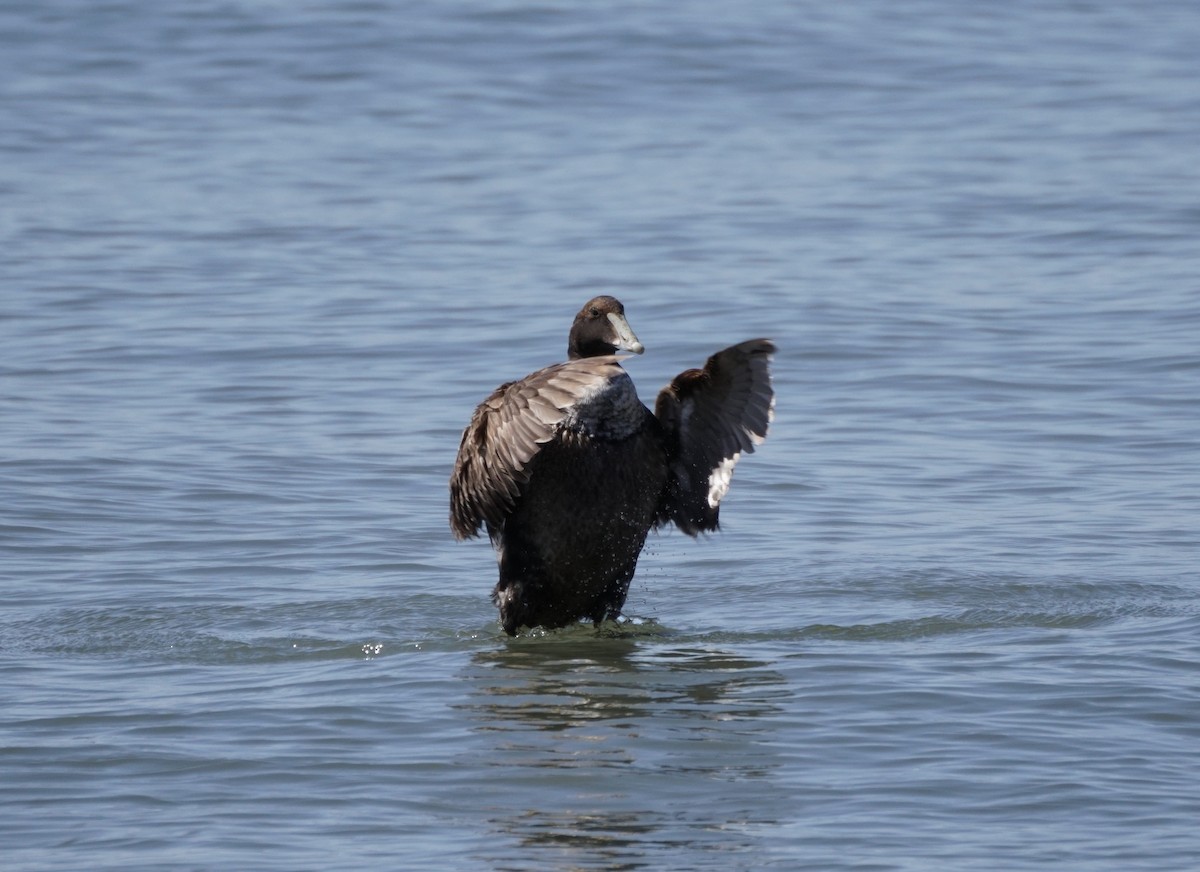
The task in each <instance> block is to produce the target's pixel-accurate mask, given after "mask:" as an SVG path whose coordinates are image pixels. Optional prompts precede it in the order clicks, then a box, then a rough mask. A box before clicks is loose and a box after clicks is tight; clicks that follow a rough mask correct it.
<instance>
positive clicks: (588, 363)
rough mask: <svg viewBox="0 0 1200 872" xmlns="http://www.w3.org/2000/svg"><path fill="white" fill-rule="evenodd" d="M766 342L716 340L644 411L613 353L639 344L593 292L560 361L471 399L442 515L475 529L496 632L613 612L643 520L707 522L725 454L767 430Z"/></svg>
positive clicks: (463, 531) (727, 469) (615, 307)
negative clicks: (488, 544)
mask: <svg viewBox="0 0 1200 872" xmlns="http://www.w3.org/2000/svg"><path fill="white" fill-rule="evenodd" d="M774 350H775V347H774V345H773V344H772V343H771V342H770V341H768V340H766V339H752V340H749V341H747V342H742V343H739V344H737V345H733V346H730V347H729V348H726V349H724V350H722V351H719V352H717V353H716V354H714V355H712V356H711V357H710V358H709V359H708V361H707V362H706V363H705V365H704V367H703V369H689V370H687V371H685V372H683V373H680V374H679V375H678V376H676V377H675V378H674V379H673V380H672V381H671V383H670V384H669V385H667V386H666V387H665V388H663V389H662V391H660V392H659V395H658V399H657V402H656V403H655V411H654V412H653V413H651V411H650V410H649V409H648V408H646V406H645V405H643V404H642V402H641V400H639V399H638V396H637V391H636V389H635V388H634V386H633V382H632V380H631V379H630V378H629V375H628V374H627V373H626V372H625V370H624V369H623V368H622V367H621V364H620V360H621V358H619V357H617V356H615V352H618V351H629V352H633V353H637V354H640V353H641V352H642V345H641V343H640V342H638V340H637V337H636V336H635V335H634V334H633V331H632V330H631V329H630V328H629V324H628V322H627V321H626V319H625V314H624V307H623V306H622V305H621V303H620V302H619V301H618V300H616V299H614V298H613V297H607V296H601V297H596V298H594V299H592V300H590V301H588V303H586V304H585V305H584V307H583V309H581V310H580V312H579V314H578V315H576V317H575V321H574V323H573V324H572V326H571V332H570V337H569V341H568V358H569V359H568V360H567V361H566V362H565V363H560V364H556V365H554V366H549V367H546V368H545V369H541V370H538V371H537V372H534V373H531V374H530V375H528V376H526V377H525V378H523V379H521V380H519V381H513V382H508V383H506V384H503V385H501V386H500V387H498V388H497V389H496V390H495V391H493V392H492V394H491V396H489V397H488V398H487V399H486V400H484V401H483V402H482V403H480V404H479V406H478V407H477V408H476V409H475V413H474V415H473V416H472V418H471V422H470V423H469V424H468V425H467V428H466V430H464V431H463V435H462V441H461V443H460V445H459V449H458V457H457V459H456V461H455V464H454V471H453V473H452V474H451V478H450V527H451V530H452V531H453V532H454V535H455V536H456V537H457V538H459V539H464V538H467V537H470V536H474V535H477V534H478V532H479V531H480V529H482V528H486V529H487V532H488V535H489V537H490V538H491V541H492V544H493V545H494V546H495V548H496V554H497V559H498V562H499V566H500V579H499V581H498V582H497V584H496V587H495V590H494V591H493V594H492V598H493V601H494V602H495V603H496V605H497V607H498V608H499V610H500V620H501V623H502V624H503V626H504V629H505V631H506V632H508V633H509V634H514V633H516V632H517V630H518V629H519V628H521V627H525V626H529V627H532V626H543V627H561V626H564V625H566V624H569V623H572V622H574V621H576V620H579V619H581V618H587V619H590V620H592V621H595V622H597V623H598V622H600V621H603V620H605V619H606V618H613V617H616V616H617V615H619V614H620V611H621V607H622V606H623V605H624V603H625V597H626V594H627V593H628V591H629V583H630V581H631V580H632V578H633V574H634V571H635V569H636V568H637V559H638V556H639V555H640V553H641V550H642V546H643V544H644V543H645V540H646V535H647V534H648V533H649V531H650V529H651V528H652V527H654V526H656V525H662V524H667V523H674V524H675V525H676V526H678V527H679V528H680V529H681V530H683V531H684V532H685V533H688V534H689V535H692V536H695V535H696V534H697V533H699V532H700V531H702V530H715V529H716V528H717V524H718V513H719V509H720V501H721V498H722V497H724V495H725V493H726V491H727V490H728V487H729V481H730V478H731V476H732V473H733V467H734V464H736V462H737V460H738V458H739V457H740V456H741V454H742V453H747V452H751V451H753V450H754V447H755V445H757V444H759V443H760V442H762V440H763V439H764V438H765V437H766V434H767V428H768V425H769V423H770V421H771V418H772V414H773V408H774V394H773V391H772V388H771V379H770V372H769V360H770V356H771V354H772V353H773V352H774Z"/></svg>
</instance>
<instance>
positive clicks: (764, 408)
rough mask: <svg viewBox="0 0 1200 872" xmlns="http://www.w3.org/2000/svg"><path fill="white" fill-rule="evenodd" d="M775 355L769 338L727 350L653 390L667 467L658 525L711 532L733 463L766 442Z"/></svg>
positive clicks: (689, 531)
mask: <svg viewBox="0 0 1200 872" xmlns="http://www.w3.org/2000/svg"><path fill="white" fill-rule="evenodd" d="M774 353H775V345H774V343H772V342H771V341H769V340H767V339H751V340H749V341H748V342H741V343H739V344H737V345H732V346H730V347H729V348H726V349H724V350H723V351H718V352H717V353H716V354H714V355H713V356H712V357H710V358H709V359H708V362H707V363H705V364H704V369H689V370H687V371H685V372H681V373H680V374H679V375H677V376H675V379H674V380H673V381H672V382H671V383H670V384H669V385H667V386H666V387H665V388H663V389H662V391H660V392H659V394H658V401H657V402H656V403H655V406H654V414H655V416H656V417H657V418H658V420H659V423H660V424H661V425H662V427H663V431H664V434H665V437H666V441H667V450H668V456H669V457H670V464H671V468H670V477H669V478H668V481H667V492H666V497H665V499H664V500H663V504H662V506H661V507H660V509H659V518H658V522H659V523H660V524H664V523H667V522H670V521H674V522H675V524H676V526H678V527H679V529H681V530H683V532H685V533H687V534H688V535H689V536H695V535H696V534H697V533H699V532H700V531H701V530H715V529H716V528H717V515H718V512H719V509H720V503H721V499H722V497H724V496H725V493H726V491H728V490H729V482H730V480H731V479H732V478H733V467H734V464H736V463H737V461H738V458H739V457H741V455H742V452H743V451H744V452H747V453H749V452H752V451H754V446H755V445H758V444H760V443H761V442H762V441H763V439H765V438H766V435H767V427H768V425H769V424H770V423H771V420H772V418H773V417H774V415H775V392H774V390H773V389H772V387H771V371H770V361H771V355H772V354H774Z"/></svg>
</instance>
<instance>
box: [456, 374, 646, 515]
mask: <svg viewBox="0 0 1200 872" xmlns="http://www.w3.org/2000/svg"><path fill="white" fill-rule="evenodd" d="M619 361H620V358H618V357H615V356H612V355H608V356H603V357H588V358H583V359H580V360H570V361H567V362H566V363H560V364H557V365H555V366H549V367H546V368H545V369H540V370H538V371H537V372H535V373H531V374H530V375H528V376H526V377H525V378H523V379H521V380H520V381H514V382H507V383H505V384H502V385H500V387H498V388H496V390H494V391H493V392H492V393H491V395H490V396H488V398H487V399H486V400H484V401H483V402H482V403H480V404H479V405H478V406H477V407H476V409H475V412H474V414H473V415H472V416H471V422H470V423H469V424H468V425H467V427H466V429H465V430H463V434H462V439H461V441H460V442H459V446H458V456H457V458H456V459H455V461H454V471H453V472H452V473H451V475H450V529H451V530H452V531H453V532H454V535H455V537H456V538H458V539H466V538H469V537H471V536H475V535H477V534H478V533H479V530H480V528H481V527H483V526H484V524H487V525H488V526H489V527H493V528H500V527H502V526H503V525H504V519H505V518H506V517H507V516H508V514H509V512H511V511H512V509H513V507H514V506H515V505H516V503H517V500H518V499H519V498H520V496H521V490H522V488H523V487H524V486H525V484H526V482H527V481H528V480H529V467H530V464H531V462H532V461H533V458H534V457H535V456H536V455H537V453H538V451H539V450H540V449H541V447H542V446H543V445H545V444H546V443H548V442H550V441H551V440H552V439H554V438H555V437H556V436H557V435H558V432H559V429H560V427H561V425H562V424H563V421H564V419H565V418H566V417H567V416H568V415H569V414H570V413H571V410H572V409H573V408H574V406H575V405H576V403H578V402H579V401H580V400H582V399H584V398H586V397H587V396H588V395H589V394H591V393H593V392H594V391H596V390H598V389H599V388H601V387H602V386H603V385H604V384H605V383H606V382H607V381H608V380H609V379H612V378H616V377H619V376H621V375H622V374H623V373H624V370H623V369H621V366H620V363H619Z"/></svg>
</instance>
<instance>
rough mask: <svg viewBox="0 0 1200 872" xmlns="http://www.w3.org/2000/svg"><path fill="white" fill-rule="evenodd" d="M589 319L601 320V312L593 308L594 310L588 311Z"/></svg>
mask: <svg viewBox="0 0 1200 872" xmlns="http://www.w3.org/2000/svg"><path fill="white" fill-rule="evenodd" d="M588 317H589V318H599V317H600V310H599V309H597V308H596V307H595V306H592V308H590V309H588Z"/></svg>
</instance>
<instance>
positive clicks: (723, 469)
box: [708, 451, 742, 509]
mask: <svg viewBox="0 0 1200 872" xmlns="http://www.w3.org/2000/svg"><path fill="white" fill-rule="evenodd" d="M741 456H742V452H740V451H736V452H734V455H733V457H726V458H725V459H723V460H722V461H721V462H720V463H718V464H717V465H716V466H715V467H714V468H713V471H712V472H711V473H710V474H709V476H708V505H709V508H713V509H715V508H716V507H717V504H718V503H720V502H721V499H722V498H723V497H724V496H725V494H726V493H727V492H728V491H729V483H730V482H731V481H733V467H734V466H735V465H737V462H738V458H739V457H741Z"/></svg>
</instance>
